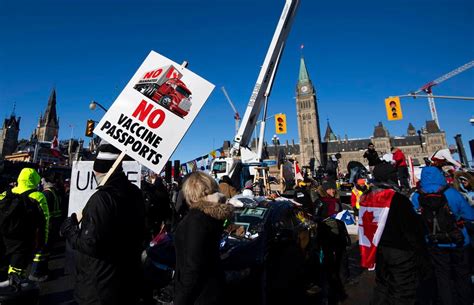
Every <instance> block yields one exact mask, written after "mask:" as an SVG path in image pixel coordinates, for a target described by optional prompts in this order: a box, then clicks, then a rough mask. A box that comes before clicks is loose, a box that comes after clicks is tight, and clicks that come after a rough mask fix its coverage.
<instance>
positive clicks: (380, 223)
mask: <svg viewBox="0 0 474 305" xmlns="http://www.w3.org/2000/svg"><path fill="white" fill-rule="evenodd" d="M393 195H395V191H394V190H392V189H381V190H374V191H372V192H369V193H368V194H366V195H363V197H362V198H361V201H360V209H359V248H360V257H361V262H360V264H361V266H362V267H364V268H368V269H370V270H373V269H374V268H375V255H376V253H377V246H378V244H379V242H380V238H381V237H382V234H383V230H384V228H385V223H386V222H387V216H388V212H389V211H390V204H391V203H392V198H393Z"/></svg>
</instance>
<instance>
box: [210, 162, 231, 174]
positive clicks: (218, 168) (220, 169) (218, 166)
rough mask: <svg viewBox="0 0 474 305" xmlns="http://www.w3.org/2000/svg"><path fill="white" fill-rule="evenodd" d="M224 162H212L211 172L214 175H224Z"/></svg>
mask: <svg viewBox="0 0 474 305" xmlns="http://www.w3.org/2000/svg"><path fill="white" fill-rule="evenodd" d="M226 164H227V163H226V162H225V161H222V162H214V165H213V166H212V171H213V172H215V173H216V174H219V173H225V170H226Z"/></svg>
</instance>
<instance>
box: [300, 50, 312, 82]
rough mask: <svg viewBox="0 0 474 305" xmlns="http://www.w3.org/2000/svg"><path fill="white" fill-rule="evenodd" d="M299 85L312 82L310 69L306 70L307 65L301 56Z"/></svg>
mask: <svg viewBox="0 0 474 305" xmlns="http://www.w3.org/2000/svg"><path fill="white" fill-rule="evenodd" d="M298 82H299V83H309V82H311V80H310V79H309V74H308V69H306V64H305V62H304V57H303V56H301V59H300V74H299V77H298Z"/></svg>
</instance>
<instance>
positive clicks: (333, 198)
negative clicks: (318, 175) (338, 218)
mask: <svg viewBox="0 0 474 305" xmlns="http://www.w3.org/2000/svg"><path fill="white" fill-rule="evenodd" d="M318 195H319V196H318V199H317V200H316V211H315V216H316V217H317V219H319V220H322V219H325V218H328V217H330V216H333V215H336V214H337V213H339V212H340V211H342V205H341V201H340V200H339V194H338V193H337V185H336V182H334V181H333V180H328V181H324V182H323V184H322V185H321V186H320V187H319V188H318Z"/></svg>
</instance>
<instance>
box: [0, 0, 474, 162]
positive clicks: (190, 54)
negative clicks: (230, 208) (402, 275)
mask: <svg viewBox="0 0 474 305" xmlns="http://www.w3.org/2000/svg"><path fill="white" fill-rule="evenodd" d="M283 4H284V1H283V0H260V1H253V0H225V1H217V0H209V1H199V0H175V1H161V0H156V1H144V0H135V1H131V0H128V1H125V0H119V1H117V0H114V1H112V0H109V1H105V0H102V1H89V0H86V1H50V0H45V1H21V0H15V1H11V0H0V109H1V113H0V115H2V116H7V115H9V114H10V113H11V110H12V108H13V103H14V102H15V103H16V114H17V115H18V116H21V117H22V122H21V132H20V137H21V138H27V137H29V135H30V134H31V132H32V130H33V129H34V127H35V125H36V123H37V120H38V116H39V113H40V112H42V111H44V109H45V107H46V104H47V100H48V97H49V94H50V91H51V89H52V88H53V87H55V88H56V90H57V101H58V105H57V108H58V113H59V116H60V124H61V129H60V134H59V136H60V138H61V139H65V138H69V137H70V136H71V134H72V133H73V136H74V137H75V138H77V137H84V136H83V134H84V130H85V124H86V120H87V119H89V118H91V119H95V120H99V119H100V117H101V116H102V113H101V112H100V110H96V111H95V112H91V111H90V110H89V109H88V105H89V102H90V101H91V100H93V99H94V100H97V101H99V102H100V103H101V104H103V105H104V106H110V105H111V103H112V102H113V100H114V99H115V98H116V96H117V95H118V93H119V92H120V91H121V90H122V88H123V87H124V86H125V84H126V83H127V82H128V80H129V79H130V77H131V76H132V75H133V73H134V72H135V70H136V69H137V68H138V67H139V65H140V64H141V62H142V61H143V60H144V58H145V57H146V55H147V54H148V53H149V51H150V50H155V51H157V52H159V53H161V54H163V55H164V56H166V57H169V58H170V59H172V60H174V61H176V62H181V61H183V60H188V61H189V62H190V65H189V68H190V69H191V70H193V71H194V72H195V73H197V74H199V75H201V76H202V77H204V78H206V79H208V80H209V81H210V82H212V83H214V84H215V85H216V89H215V90H214V92H213V93H212V95H211V97H210V99H209V100H208V102H207V103H206V105H205V106H204V107H203V109H202V111H201V113H200V114H199V116H198V117H197V119H196V121H195V122H194V124H193V125H192V126H191V128H190V130H189V132H188V133H187V135H186V136H185V138H184V139H183V141H182V142H181V144H180V146H179V147H178V149H177V150H176V152H175V154H174V157H173V158H174V159H181V160H182V161H185V160H189V159H192V158H194V157H197V156H200V155H203V154H205V153H207V152H209V151H210V150H212V148H213V147H219V146H221V145H222V141H223V140H226V139H227V140H231V139H232V138H233V136H234V121H233V113H232V109H231V108H230V106H229V105H228V104H227V102H226V100H225V97H224V95H223V94H222V92H221V90H220V87H221V86H225V87H226V89H227V91H228V93H229V95H230V96H231V98H232V99H233V101H234V103H235V104H236V106H237V108H238V110H239V111H240V112H241V115H242V116H243V112H244V110H245V107H246V105H247V102H248V99H249V97H250V93H251V91H252V88H253V86H254V84H255V81H256V79H257V76H258V73H259V69H260V66H261V64H262V63H263V59H264V56H265V54H266V51H267V48H268V45H269V43H270V40H271V37H272V35H273V31H274V29H275V26H276V23H277V20H278V18H279V16H280V14H281V10H282V8H283ZM301 44H304V46H305V48H304V56H305V60H306V64H307V67H308V71H309V74H310V77H311V79H312V81H313V83H314V85H315V86H316V90H317V96H318V101H319V102H318V107H319V112H320V118H321V129H322V133H324V131H325V129H326V119H329V120H330V123H331V126H332V128H333V130H334V131H335V132H336V134H339V135H340V136H341V137H344V136H345V134H347V135H348V137H349V138H359V137H368V136H370V135H371V134H372V132H373V127H374V126H375V125H376V124H377V123H378V122H379V121H381V122H383V123H384V125H386V126H387V127H388V129H389V131H390V133H391V134H392V135H403V134H405V133H406V129H407V126H408V123H409V122H411V123H412V124H413V125H414V126H415V127H416V128H417V129H419V128H420V127H421V126H422V125H424V122H425V120H428V119H430V113H429V108H428V103H427V101H426V100H424V99H417V100H412V99H404V100H402V102H403V103H402V105H403V112H404V119H403V120H402V121H394V122H388V121H387V119H386V117H385V108H384V103H383V100H384V98H385V97H387V96H389V95H397V94H405V93H408V92H410V91H412V90H415V89H417V88H419V87H421V86H422V85H423V84H425V83H427V82H428V81H430V80H433V79H435V78H437V77H439V76H441V75H443V74H444V73H447V72H449V71H451V70H453V69H455V68H456V67H458V66H461V65H463V64H464V63H466V62H469V61H471V60H473V59H474V1H470V0H442V1H441V0H433V1H427V0H412V1H408V0H406V1H349V0H341V1H314V0H301V5H300V9H299V11H298V14H297V16H296V19H295V23H294V25H293V28H292V31H291V33H290V37H289V39H288V41H287V46H286V49H285V52H284V54H283V57H282V61H281V64H280V68H279V71H278V74H277V76H276V79H275V84H274V87H273V91H272V94H271V98H270V105H269V110H268V112H269V114H274V113H279V112H283V113H286V114H287V118H288V134H286V135H282V136H280V139H281V140H282V141H283V142H284V141H285V140H289V141H290V142H291V140H292V139H295V142H298V131H297V125H296V117H295V114H296V106H295V100H294V97H295V85H296V81H297V78H298V69H299V58H300V45H301ZM433 91H434V93H435V94H440V95H459V96H474V69H471V70H469V71H466V72H464V73H463V74H460V75H458V76H456V77H454V78H452V79H450V80H448V81H446V82H444V83H443V84H441V85H439V86H438V87H434V90H433ZM436 105H437V108H438V115H439V119H440V124H441V128H442V129H443V130H445V131H446V133H447V139H448V142H449V143H454V139H453V137H454V135H456V134H458V133H461V134H462V135H463V140H464V143H465V145H466V147H467V142H468V141H469V139H472V138H473V128H474V127H472V126H470V125H469V118H470V117H471V116H472V115H474V106H473V105H474V104H473V102H472V101H453V100H437V104H436ZM70 125H73V126H74V129H73V130H72V128H71V127H69V126H70ZM273 130H274V125H273V121H271V123H270V124H269V128H268V129H267V132H266V137H267V140H268V141H269V142H271V141H270V139H271V137H272V136H273V134H274V131H273ZM467 154H468V155H470V154H469V149H468V150H467Z"/></svg>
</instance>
